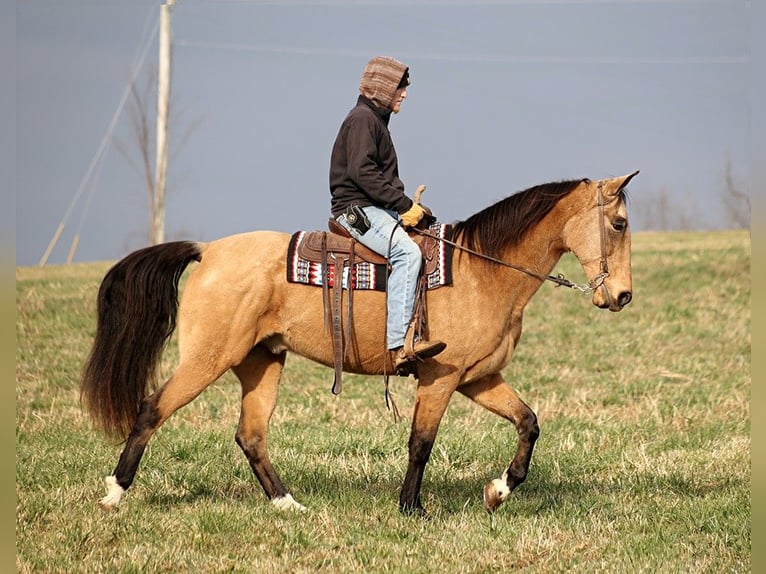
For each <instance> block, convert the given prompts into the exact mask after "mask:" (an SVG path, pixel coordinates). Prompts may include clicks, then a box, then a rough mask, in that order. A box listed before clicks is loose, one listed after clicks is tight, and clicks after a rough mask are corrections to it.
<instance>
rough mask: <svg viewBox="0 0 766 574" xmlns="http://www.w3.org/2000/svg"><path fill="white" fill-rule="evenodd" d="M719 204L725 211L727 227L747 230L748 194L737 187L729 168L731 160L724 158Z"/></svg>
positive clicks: (748, 216) (748, 224)
mask: <svg viewBox="0 0 766 574" xmlns="http://www.w3.org/2000/svg"><path fill="white" fill-rule="evenodd" d="M721 202H722V203H723V207H724V210H725V211H726V215H727V220H726V224H727V225H730V226H732V227H734V228H736V229H748V228H749V227H750V194H749V193H747V192H746V191H744V190H743V189H742V188H741V187H740V186H739V185H737V182H736V181H735V178H734V173H733V170H732V166H731V158H726V167H725V171H724V187H723V189H722V190H721Z"/></svg>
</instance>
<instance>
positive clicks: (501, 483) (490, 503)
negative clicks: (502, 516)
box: [484, 478, 511, 513]
mask: <svg viewBox="0 0 766 574" xmlns="http://www.w3.org/2000/svg"><path fill="white" fill-rule="evenodd" d="M510 494H511V489H510V488H508V482H507V481H506V480H505V478H496V479H494V480H493V481H492V482H490V483H489V484H488V485H487V486H485V487H484V509H485V510H486V511H487V512H490V513H492V512H494V511H495V510H497V508H498V507H499V506H500V505H501V504H502V503H503V502H505V499H506V498H508V496H509V495H510Z"/></svg>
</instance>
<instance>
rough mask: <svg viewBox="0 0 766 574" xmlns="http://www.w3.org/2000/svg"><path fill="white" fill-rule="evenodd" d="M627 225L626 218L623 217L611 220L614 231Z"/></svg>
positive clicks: (623, 228) (621, 229) (620, 229)
mask: <svg viewBox="0 0 766 574" xmlns="http://www.w3.org/2000/svg"><path fill="white" fill-rule="evenodd" d="M627 226H628V220H627V219H625V218H624V217H618V218H617V219H615V220H614V221H613V222H612V227H613V228H614V230H615V231H620V232H622V231H625V228H626V227H627Z"/></svg>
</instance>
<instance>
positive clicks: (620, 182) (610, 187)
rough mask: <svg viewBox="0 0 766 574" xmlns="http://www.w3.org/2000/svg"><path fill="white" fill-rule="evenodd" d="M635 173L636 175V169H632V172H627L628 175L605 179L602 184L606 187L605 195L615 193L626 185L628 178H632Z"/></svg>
mask: <svg viewBox="0 0 766 574" xmlns="http://www.w3.org/2000/svg"><path fill="white" fill-rule="evenodd" d="M636 175H638V170H636V171H634V172H633V173H629V174H628V175H623V176H620V177H613V178H610V179H605V180H604V184H605V187H606V195H608V196H613V195H617V193H618V192H619V191H620V190H621V189H623V188H624V187H625V186H626V185H628V183H629V182H630V180H631V179H633V178H634V177H635V176H636Z"/></svg>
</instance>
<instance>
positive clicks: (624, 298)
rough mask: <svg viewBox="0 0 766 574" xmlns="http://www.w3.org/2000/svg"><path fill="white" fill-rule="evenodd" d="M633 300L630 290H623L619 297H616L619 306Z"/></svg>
mask: <svg viewBox="0 0 766 574" xmlns="http://www.w3.org/2000/svg"><path fill="white" fill-rule="evenodd" d="M632 300H633V293H631V292H630V291H623V292H622V293H620V297H619V298H618V299H617V302H618V303H619V304H620V307H624V306H625V305H627V304H628V303H630V302H631V301H632Z"/></svg>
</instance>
